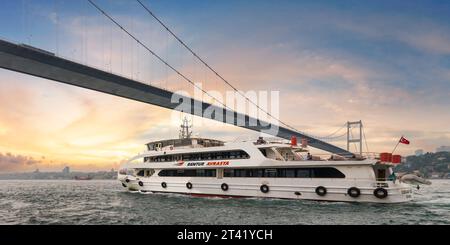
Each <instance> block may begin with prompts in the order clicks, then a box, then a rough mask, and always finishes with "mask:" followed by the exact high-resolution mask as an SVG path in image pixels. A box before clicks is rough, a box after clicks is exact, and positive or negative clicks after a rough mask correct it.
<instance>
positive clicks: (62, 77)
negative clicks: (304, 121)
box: [0, 40, 353, 157]
mask: <svg viewBox="0 0 450 245" xmlns="http://www.w3.org/2000/svg"><path fill="white" fill-rule="evenodd" d="M0 67H1V68H4V69H7V70H11V71H15V72H19V73H24V74H28V75H32V76H36V77H41V78H45V79H49V80H52V81H56V82H61V83H65V84H70V85H74V86H77V87H81V88H86V89H90V90H95V91H98V92H102V93H107V94H111V95H116V96H120V97H123V98H127V99H131V100H135V101H140V102H143V103H148V104H151V105H156V106H160V107H164V108H167V109H171V110H176V108H177V107H178V106H179V104H180V103H181V102H180V103H172V102H171V98H172V95H173V93H172V92H170V91H167V90H164V89H161V88H157V87H154V86H150V85H147V84H143V83H140V82H137V81H134V80H131V79H128V78H124V77H121V76H118V75H114V74H111V73H108V72H105V71H102V70H99V69H95V68H92V67H89V66H86V65H82V64H79V63H76V62H73V61H69V60H67V59H63V58H60V57H57V56H55V55H53V54H52V53H49V52H47V51H44V50H40V49H36V48H33V47H29V46H24V45H17V44H14V43H10V42H7V41H3V40H0ZM184 99H189V100H191V101H192V106H191V111H184V112H185V113H190V114H193V115H197V116H202V115H203V112H204V111H205V110H206V108H208V107H211V106H212V105H210V104H208V103H203V102H200V101H196V100H193V99H191V98H189V97H185V98H184ZM212 107H213V108H216V109H217V110H223V115H234V124H233V125H237V118H238V117H240V116H244V117H245V122H246V125H244V126H240V127H243V128H246V129H250V130H254V131H262V130H264V129H267V127H264V126H262V125H267V124H264V123H263V124H261V123H259V122H258V125H257V126H250V125H249V122H250V120H251V119H252V118H251V117H249V116H247V115H242V114H239V113H237V112H234V111H229V110H227V109H223V108H219V107H215V106H212ZM227 113H228V114H227ZM212 119H213V120H216V121H222V122H224V123H227V122H226V117H225V116H224V117H223V118H212ZM230 124H232V123H230ZM274 136H278V137H281V138H284V139H290V138H291V137H292V136H297V137H298V138H305V139H307V140H308V144H309V145H310V146H312V147H315V148H318V149H321V150H324V151H327V152H331V153H334V154H339V155H342V156H347V157H351V156H353V153H351V152H348V151H346V150H344V149H341V148H339V147H337V146H334V145H331V144H329V143H327V142H324V141H321V140H318V139H315V138H312V137H310V136H308V135H303V134H301V133H299V132H296V131H293V130H290V129H288V128H284V127H280V128H279V130H278V132H277V134H276V135H275V134H274Z"/></svg>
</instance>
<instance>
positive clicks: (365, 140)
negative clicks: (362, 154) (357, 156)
mask: <svg viewBox="0 0 450 245" xmlns="http://www.w3.org/2000/svg"><path fill="white" fill-rule="evenodd" d="M362 132H363V137H364V142H365V143H366V150H367V155H368V154H369V153H370V149H369V144H368V143H367V138H366V132H365V130H364V126H363V127H362Z"/></svg>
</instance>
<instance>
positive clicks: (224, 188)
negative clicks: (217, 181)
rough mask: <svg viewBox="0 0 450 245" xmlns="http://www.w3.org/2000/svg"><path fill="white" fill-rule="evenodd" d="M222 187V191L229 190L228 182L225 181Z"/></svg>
mask: <svg viewBox="0 0 450 245" xmlns="http://www.w3.org/2000/svg"><path fill="white" fill-rule="evenodd" d="M220 188H221V189H222V191H228V189H229V186H228V184H227V183H223V184H222V185H221V186H220Z"/></svg>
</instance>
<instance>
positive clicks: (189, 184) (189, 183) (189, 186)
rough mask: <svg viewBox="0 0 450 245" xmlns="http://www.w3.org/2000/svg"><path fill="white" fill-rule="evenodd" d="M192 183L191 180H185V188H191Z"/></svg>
mask: <svg viewBox="0 0 450 245" xmlns="http://www.w3.org/2000/svg"><path fill="white" fill-rule="evenodd" d="M192 187H193V186H192V183H191V182H187V183H186V188H188V189H189V190H190V189H192Z"/></svg>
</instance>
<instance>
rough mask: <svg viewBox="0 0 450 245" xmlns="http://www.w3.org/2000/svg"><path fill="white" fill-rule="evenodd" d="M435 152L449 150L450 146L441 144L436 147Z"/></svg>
mask: <svg viewBox="0 0 450 245" xmlns="http://www.w3.org/2000/svg"><path fill="white" fill-rule="evenodd" d="M436 152H450V146H444V145H443V146H441V147H438V148H436Z"/></svg>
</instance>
